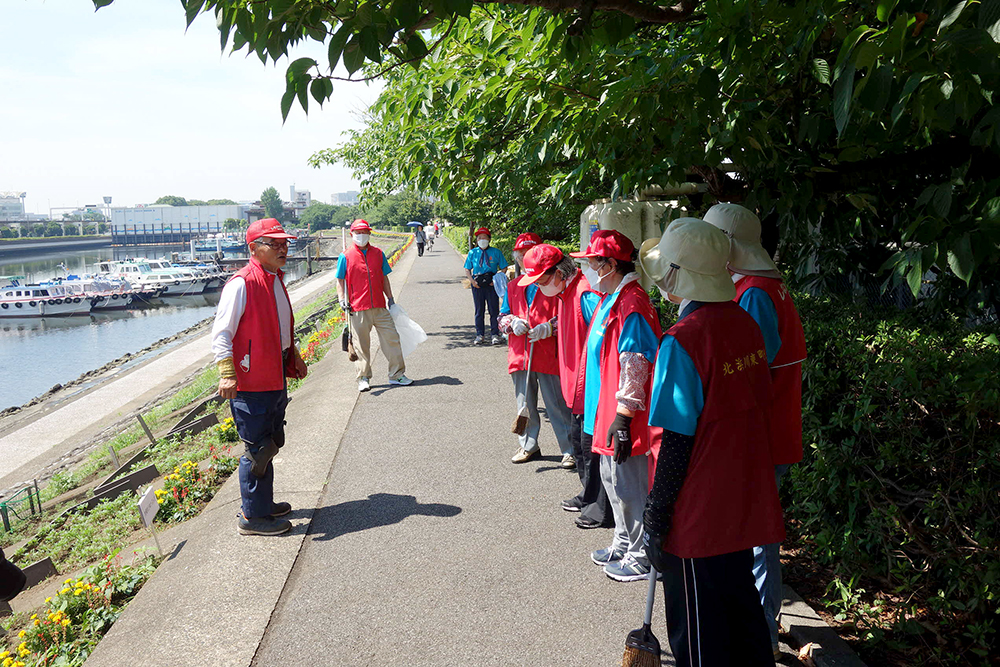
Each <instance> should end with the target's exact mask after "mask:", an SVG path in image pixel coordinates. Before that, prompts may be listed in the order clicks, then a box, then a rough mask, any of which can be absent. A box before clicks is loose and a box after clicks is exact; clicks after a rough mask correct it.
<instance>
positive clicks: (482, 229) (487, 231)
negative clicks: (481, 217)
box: [473, 227, 493, 238]
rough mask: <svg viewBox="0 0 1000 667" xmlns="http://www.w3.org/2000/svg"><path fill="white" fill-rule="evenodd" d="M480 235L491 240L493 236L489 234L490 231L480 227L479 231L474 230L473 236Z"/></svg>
mask: <svg viewBox="0 0 1000 667" xmlns="http://www.w3.org/2000/svg"><path fill="white" fill-rule="evenodd" d="M481 234H486V235H487V236H489V237H490V238H493V235H492V234H490V230H488V229H486V228H485V227H480V228H479V229H477V230H476V233H475V234H473V236H479V235H481Z"/></svg>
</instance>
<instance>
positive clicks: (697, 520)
mask: <svg viewBox="0 0 1000 667" xmlns="http://www.w3.org/2000/svg"><path fill="white" fill-rule="evenodd" d="M728 258H729V240H728V239H727V238H726V236H725V234H723V233H722V232H720V231H719V230H718V229H716V228H715V227H713V226H712V225H710V224H708V223H707V222H704V221H703V220H698V219H696V218H681V219H679V220H675V221H673V222H672V223H670V226H669V227H667V230H666V231H665V232H664V233H663V237H662V238H661V239H659V241H657V240H656V239H651V240H650V241H647V242H646V243H644V244H643V246H642V251H641V253H640V261H641V262H642V266H643V269H644V271H645V273H646V274H647V275H648V276H649V277H650V278H652V279H653V281H654V282H655V283H656V284H657V286H658V287H659V288H660V291H661V292H662V293H663V295H664V297H665V298H667V299H669V300H670V301H671V302H673V303H677V304H680V318H679V319H678V321H677V323H676V324H675V325H674V326H672V327H671V328H670V329H669V330H668V331H667V333H666V335H665V336H664V337H663V341H662V342H661V343H660V349H659V352H658V353H657V357H656V366H655V368H654V370H653V388H652V396H651V397H650V407H649V423H650V425H651V426H654V427H658V428H662V429H663V432H662V436H661V441H660V446H659V450H658V454H657V458H656V461H655V466H654V469H655V476H654V479H653V484H652V488H651V489H650V492H649V498H648V500H647V503H646V510H645V513H644V517H643V518H644V525H645V530H646V533H647V534H646V536H645V541H646V543H647V555H648V557H649V560H650V562H651V564H652V566H653V568H654V569H655V570H656V571H657V572H659V573H661V574H662V575H663V589H664V601H665V607H666V617H667V627H668V629H669V639H670V647H671V649H672V650H673V654H674V658H675V660H676V661H677V664H678V666H679V667H689V666H692V667H693V666H697V667H730V666H731V665H743V666H749V667H763V666H764V665H767V667H771V666H772V665H774V657H773V656H772V652H771V649H770V646H769V642H768V632H767V624H766V622H765V621H764V611H763V608H762V607H761V604H760V598H759V597H758V594H757V589H756V587H755V586H754V578H753V575H752V573H751V571H750V570H751V566H752V563H753V551H752V549H753V547H754V546H755V545H758V544H765V543H769V542H777V541H780V540H781V539H782V538H783V537H784V527H783V525H782V519H781V507H780V506H779V504H778V492H777V487H776V485H775V483H774V474H773V468H772V466H771V442H770V429H769V419H770V405H771V378H770V375H769V373H768V371H767V364H766V356H765V351H764V338H763V336H761V333H760V329H759V328H758V327H757V324H756V323H755V322H754V321H753V318H752V317H750V316H749V315H748V314H747V313H746V312H745V311H744V310H743V309H742V308H740V307H739V306H738V305H736V304H735V303H733V301H732V299H733V297H734V296H735V294H736V290H735V288H734V287H733V283H732V280H730V278H729V274H728V272H727V271H726V262H727V261H728Z"/></svg>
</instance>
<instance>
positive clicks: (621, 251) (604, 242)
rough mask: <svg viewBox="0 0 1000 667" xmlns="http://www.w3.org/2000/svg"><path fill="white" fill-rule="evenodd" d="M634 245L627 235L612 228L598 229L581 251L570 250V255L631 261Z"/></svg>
mask: <svg viewBox="0 0 1000 667" xmlns="http://www.w3.org/2000/svg"><path fill="white" fill-rule="evenodd" d="M634 252H635V245H634V244H633V243H632V241H631V239H629V237H627V236H625V235H624V234H622V233H621V232H619V231H617V230H614V229H599V230H597V231H596V232H594V235H593V236H591V237H590V243H589V244H588V245H587V249H586V250H584V251H583V252H571V253H570V254H569V256H570V257H576V258H582V257H604V258H606V259H617V260H618V261H619V262H631V261H632V253H634Z"/></svg>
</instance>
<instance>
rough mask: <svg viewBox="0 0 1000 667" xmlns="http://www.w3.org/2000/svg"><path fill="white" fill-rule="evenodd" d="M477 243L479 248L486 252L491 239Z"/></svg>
mask: <svg viewBox="0 0 1000 667" xmlns="http://www.w3.org/2000/svg"><path fill="white" fill-rule="evenodd" d="M476 243H478V244H479V247H480V248H482V249H483V250H486V249H487V248H489V247H490V242H489V239H479V240H478V241H476Z"/></svg>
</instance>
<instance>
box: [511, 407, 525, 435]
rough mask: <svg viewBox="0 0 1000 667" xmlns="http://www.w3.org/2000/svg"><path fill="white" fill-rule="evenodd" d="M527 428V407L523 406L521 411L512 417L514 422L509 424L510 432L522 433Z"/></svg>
mask: <svg viewBox="0 0 1000 667" xmlns="http://www.w3.org/2000/svg"><path fill="white" fill-rule="evenodd" d="M527 430H528V407H527V406H525V407H523V408H521V411H520V412H518V413H517V417H515V418H514V423H513V424H511V426H510V432H511V433H513V434H514V435H524V432H525V431H527Z"/></svg>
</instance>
